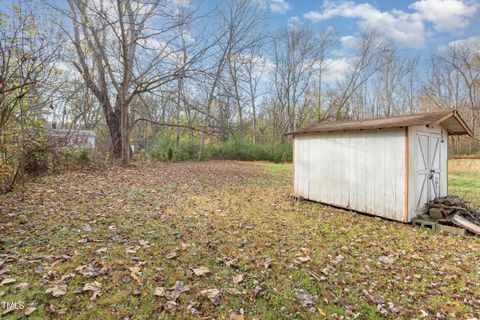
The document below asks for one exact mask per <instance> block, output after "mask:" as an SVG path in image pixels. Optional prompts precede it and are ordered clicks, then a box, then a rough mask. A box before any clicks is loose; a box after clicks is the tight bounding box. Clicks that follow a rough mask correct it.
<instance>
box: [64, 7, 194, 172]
mask: <svg viewBox="0 0 480 320" xmlns="http://www.w3.org/2000/svg"><path fill="white" fill-rule="evenodd" d="M68 4H69V10H68V11H66V10H62V9H61V8H57V9H58V10H61V11H63V12H64V13H65V15H66V16H67V17H69V18H70V21H71V24H72V27H71V28H64V30H65V32H66V34H68V35H69V38H70V40H71V43H72V45H73V47H74V53H75V54H74V55H72V56H71V59H69V60H70V62H71V63H72V64H73V65H74V67H75V68H76V70H77V71H78V72H79V73H80V74H81V75H82V77H83V80H84V82H85V84H86V85H87V87H88V88H89V89H90V90H91V92H92V93H93V94H94V96H95V97H96V98H97V100H98V101H99V103H100V105H101V107H102V109H103V113H104V116H105V120H106V123H107V125H108V129H109V132H110V137H111V141H112V150H111V151H112V154H113V156H114V157H115V158H117V159H119V158H121V159H122V162H123V163H128V162H129V160H130V143H129V134H130V131H131V126H132V124H133V123H135V121H133V120H132V119H131V118H130V105H131V103H132V101H133V100H134V99H135V98H137V97H138V96H140V95H141V94H144V93H146V92H150V91H153V90H156V89H158V88H160V87H161V86H163V85H165V84H166V83H169V82H171V81H173V80H175V79H178V78H179V77H181V76H182V75H183V74H184V73H185V70H186V68H187V66H188V65H189V64H191V63H192V62H193V61H194V60H195V59H196V58H198V56H192V57H189V58H188V61H187V62H186V63H185V64H183V65H180V66H179V65H178V64H175V63H174V61H176V60H178V59H176V55H177V54H178V52H179V51H180V50H179V49H178V48H177V47H176V40H177V39H178V30H179V28H181V27H182V26H183V25H185V24H186V23H187V22H189V21H191V19H193V18H192V12H189V13H188V14H185V10H184V7H183V5H184V4H183V3H181V4H179V5H178V6H177V7H175V6H173V4H172V3H171V2H164V1H160V0H156V1H142V0H129V1H119V0H117V1H114V0H105V1H93V0H69V1H68ZM179 12H182V14H180V13H179ZM154 20H156V21H158V20H161V21H162V23H161V25H159V23H158V22H155V21H154ZM70 30H71V32H70ZM89 62H92V63H89Z"/></svg>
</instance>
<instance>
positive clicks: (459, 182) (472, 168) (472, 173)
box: [448, 159, 480, 207]
mask: <svg viewBox="0 0 480 320" xmlns="http://www.w3.org/2000/svg"><path fill="white" fill-rule="evenodd" d="M448 184H449V190H448V191H449V193H451V194H456V195H458V196H460V197H461V198H464V199H466V200H467V201H469V202H470V204H471V205H473V206H474V207H480V159H451V160H449V166H448Z"/></svg>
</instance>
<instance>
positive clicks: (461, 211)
mask: <svg viewBox="0 0 480 320" xmlns="http://www.w3.org/2000/svg"><path fill="white" fill-rule="evenodd" d="M428 207H429V209H430V216H433V215H434V214H437V215H438V217H437V218H438V222H439V223H444V224H450V225H451V224H455V225H457V226H459V227H462V228H465V229H467V230H469V231H470V232H473V233H476V234H480V210H477V209H474V208H471V207H470V206H469V205H468V204H467V203H466V202H465V201H464V200H462V199H460V198H458V197H454V196H446V197H441V198H436V199H434V200H432V201H430V202H429V203H428Z"/></svg>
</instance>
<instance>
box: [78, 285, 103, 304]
mask: <svg viewBox="0 0 480 320" xmlns="http://www.w3.org/2000/svg"><path fill="white" fill-rule="evenodd" d="M101 289H102V284H101V283H100V282H97V281H94V282H90V283H87V284H85V285H84V286H83V288H82V290H83V292H92V295H91V296H90V300H91V301H94V300H95V299H97V297H99V296H100V295H101Z"/></svg>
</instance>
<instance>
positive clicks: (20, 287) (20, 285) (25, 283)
mask: <svg viewBox="0 0 480 320" xmlns="http://www.w3.org/2000/svg"><path fill="white" fill-rule="evenodd" d="M29 285H30V282H22V283H19V284H17V285H16V286H15V288H17V289H25V288H27V287H28V286H29Z"/></svg>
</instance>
